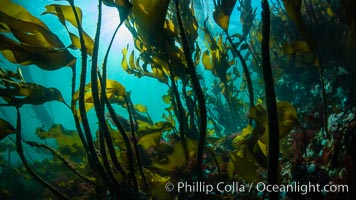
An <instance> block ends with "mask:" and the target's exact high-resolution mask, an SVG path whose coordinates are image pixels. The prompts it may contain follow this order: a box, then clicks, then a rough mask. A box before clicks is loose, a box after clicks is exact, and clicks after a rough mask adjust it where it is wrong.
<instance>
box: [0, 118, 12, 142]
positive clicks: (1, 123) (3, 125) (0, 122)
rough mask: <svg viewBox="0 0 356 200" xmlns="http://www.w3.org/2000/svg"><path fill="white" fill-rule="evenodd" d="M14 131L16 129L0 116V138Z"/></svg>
mask: <svg viewBox="0 0 356 200" xmlns="http://www.w3.org/2000/svg"><path fill="white" fill-rule="evenodd" d="M15 132H16V129H15V128H14V127H13V126H12V125H11V124H10V123H9V122H8V121H6V120H4V119H2V118H0V140H2V139H4V138H5V137H6V136H8V135H10V134H13V133H15Z"/></svg>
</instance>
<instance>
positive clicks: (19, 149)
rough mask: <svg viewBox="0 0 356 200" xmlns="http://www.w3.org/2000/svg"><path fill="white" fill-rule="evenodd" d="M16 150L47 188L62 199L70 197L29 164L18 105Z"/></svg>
mask: <svg viewBox="0 0 356 200" xmlns="http://www.w3.org/2000/svg"><path fill="white" fill-rule="evenodd" d="M16 116H17V120H16V151H17V153H18V154H19V156H20V159H21V161H22V163H23V165H24V167H25V168H26V169H27V171H28V172H29V173H30V174H31V175H32V176H33V177H34V178H35V179H36V180H37V181H38V182H39V183H41V184H43V185H44V186H45V187H46V188H48V189H49V190H50V191H51V192H53V194H55V195H56V196H57V197H59V198H60V199H69V198H68V197H67V196H66V195H65V194H63V193H62V192H60V191H59V190H57V188H55V187H54V186H53V185H51V184H50V183H48V182H47V181H46V180H44V179H43V178H42V177H41V176H39V175H38V174H37V173H36V172H35V171H34V170H33V169H32V168H31V167H30V165H29V164H28V162H27V160H26V158H25V154H24V151H23V147H22V136H21V134H22V127H21V113H20V108H19V107H16Z"/></svg>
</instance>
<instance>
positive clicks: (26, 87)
mask: <svg viewBox="0 0 356 200" xmlns="http://www.w3.org/2000/svg"><path fill="white" fill-rule="evenodd" d="M7 86H11V88H9V87H8V88H0V97H2V98H3V99H4V100H5V101H6V102H7V103H8V104H9V105H14V106H22V105H23V104H32V105H40V104H43V103H46V102H48V101H59V102H62V103H65V101H64V99H63V96H62V94H61V92H60V91H59V90H58V89H56V88H46V87H44V86H42V85H39V84H36V83H15V82H10V83H9V85H7ZM18 97H20V98H18Z"/></svg>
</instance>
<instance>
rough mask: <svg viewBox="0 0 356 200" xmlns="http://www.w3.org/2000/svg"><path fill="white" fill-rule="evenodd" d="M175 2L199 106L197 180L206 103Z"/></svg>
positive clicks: (204, 126) (200, 164)
mask: <svg viewBox="0 0 356 200" xmlns="http://www.w3.org/2000/svg"><path fill="white" fill-rule="evenodd" d="M175 4H176V12H177V19H178V25H179V29H180V31H179V34H180V37H181V40H182V46H183V51H184V55H185V59H186V62H187V70H188V73H189V75H190V78H191V80H192V84H193V89H194V91H195V95H196V97H197V99H198V106H199V111H200V113H199V115H200V127H199V133H200V134H199V143H198V153H197V178H198V180H200V181H202V180H203V171H202V170H203V153H204V146H205V137H206V126H207V111H206V104H205V99H204V94H203V91H202V89H201V86H200V82H199V80H198V76H197V72H196V71H195V68H194V64H193V60H192V57H191V56H192V54H191V52H190V49H189V45H188V41H187V37H186V35H185V34H186V33H185V31H184V27H183V22H182V19H181V13H180V9H179V3H178V0H175Z"/></svg>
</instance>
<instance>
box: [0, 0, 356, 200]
mask: <svg viewBox="0 0 356 200" xmlns="http://www.w3.org/2000/svg"><path fill="white" fill-rule="evenodd" d="M261 2H262V6H261V8H262V17H261V18H260V17H259V13H258V12H257V11H258V10H259V9H260V7H259V6H258V7H254V6H255V4H252V1H251V0H239V1H237V0H211V2H210V1H209V2H208V1H201V0H193V1H189V0H174V1H173V0H172V1H169V0H159V1H158V0H150V1H148V0H98V1H95V2H94V1H91V2H90V3H92V4H95V6H97V8H96V9H97V10H98V16H97V22H96V27H95V33H94V35H91V34H89V33H88V31H87V30H86V28H87V27H85V26H83V24H84V21H85V20H86V19H85V17H83V16H84V13H83V12H85V11H83V10H82V9H81V8H80V7H78V6H77V5H76V4H75V1H74V0H67V1H61V2H60V3H59V2H57V1H53V3H52V4H49V5H46V6H45V8H44V9H45V11H44V12H43V13H42V15H45V16H48V15H50V16H52V17H55V19H56V20H57V21H58V22H59V24H61V26H62V29H63V32H64V33H65V35H66V37H67V39H69V40H68V41H69V43H70V44H69V45H68V44H67V43H68V41H64V39H63V38H61V37H62V36H63V35H61V36H59V35H57V34H55V33H54V32H52V31H51V29H50V27H48V25H46V23H45V22H44V21H42V20H41V17H40V16H34V15H32V14H31V10H27V9H26V8H25V7H23V6H22V5H21V4H18V3H15V2H14V1H12V0H2V4H3V5H2V6H1V7H0V41H1V43H0V52H1V55H2V57H1V59H3V61H2V62H1V63H0V66H1V68H0V78H1V79H0V100H1V102H0V106H1V110H0V111H1V115H0V180H1V182H0V186H1V189H0V196H1V197H2V198H4V199H24V198H29V197H33V198H34V199H57V198H58V199H120V198H121V199H193V198H194V199H195V198H199V199H202V198H208V199H265V198H270V199H311V198H320V199H336V198H343V199H354V198H355V192H354V191H355V190H356V185H355V183H354V180H355V178H356V177H355V174H356V171H355V169H356V168H355V165H356V158H355V155H356V152H355V151H356V149H355V147H354V145H353V143H354V142H355V130H356V113H355V112H356V108H355V102H354V101H355V99H356V97H355V94H356V93H355V86H356V83H355V79H354V78H353V77H355V75H356V71H355V69H356V66H355V64H356V60H355V59H356V57H355V52H356V49H355V48H356V16H355V13H356V12H354V11H355V10H356V4H355V3H354V2H353V1H352V0H334V1H328V0H304V1H302V0H283V1H280V0H274V1H267V0H263V1H261ZM209 6H212V7H213V9H212V10H210V8H209ZM103 7H113V8H116V9H117V12H118V14H119V19H117V20H119V21H120V22H119V23H118V26H117V28H116V30H115V31H114V32H113V34H112V38H111V40H110V42H109V43H108V46H107V47H106V48H102V47H103V45H102V44H101V43H102V40H103V37H102V35H101V34H102V33H101V31H102V30H103V29H105V28H106V27H105V26H104V23H103V20H104V19H103V18H102V15H103V13H102V10H103ZM210 11H212V15H211V16H210V15H205V14H202V13H208V12H210ZM238 14H239V15H240V23H237V22H238V20H236V19H234V17H236V16H238ZM235 23H236V24H235ZM123 26H125V27H126V28H127V30H129V32H130V33H131V35H132V39H133V41H132V44H133V45H134V49H132V48H133V47H132V48H130V47H129V46H128V45H127V47H125V48H123V49H122V51H121V52H116V51H114V50H113V49H112V47H113V45H115V42H114V39H115V38H119V39H120V40H125V38H122V37H121V36H120V35H117V32H118V30H119V29H120V28H124V27H123ZM236 26H241V29H236ZM238 30H240V32H239V31H238ZM99 47H100V49H99ZM131 49H132V50H131ZM130 50H131V51H130ZM101 51H103V52H104V53H103V55H104V56H103V58H102V57H101V56H99V53H100V52H101ZM109 54H115V55H118V54H121V55H122V57H121V62H118V63H115V62H110V59H111V58H112V57H110V55H109ZM100 55H101V54H100ZM35 66H37V67H38V68H39V69H40V70H41V71H43V72H47V73H49V71H52V72H57V71H59V70H60V69H62V68H69V69H70V71H71V72H72V73H71V75H72V76H71V79H72V82H71V87H70V88H68V90H70V92H64V91H61V90H60V89H59V88H54V87H47V86H46V85H44V84H41V83H40V82H38V81H36V78H31V79H30V78H28V77H29V76H24V75H23V73H24V72H25V71H27V72H28V68H34V67H35ZM119 68H121V73H125V76H132V77H134V80H135V81H137V82H140V81H143V82H144V81H145V78H146V79H153V80H156V81H157V84H160V85H163V86H164V87H165V88H166V89H167V90H166V91H162V92H163V93H164V94H163V95H162V102H163V104H159V105H158V106H161V107H163V108H164V112H163V113H162V117H161V118H160V119H159V120H157V119H153V118H152V117H151V114H152V113H154V112H157V111H156V110H154V109H152V108H150V107H148V106H147V105H145V104H144V103H136V102H137V100H136V99H135V98H133V97H134V95H133V94H134V93H135V92H140V91H135V90H133V91H129V90H128V89H127V88H128V87H127V85H125V84H123V83H122V82H120V80H119V79H117V78H115V77H113V76H110V74H108V70H110V69H119ZM52 74H53V73H52ZM55 74H58V76H61V73H60V72H58V73H55ZM24 77H25V78H24ZM64 94H67V96H66V95H64ZM68 99H70V102H66V100H68ZM49 102H58V103H60V104H63V105H64V107H65V108H66V109H67V110H66V112H68V113H70V115H71V116H72V119H71V120H72V122H73V124H75V128H73V130H70V129H68V128H66V127H67V125H66V124H58V123H53V122H48V124H47V126H40V125H38V127H37V128H36V130H35V132H34V134H33V133H25V130H27V129H25V128H24V127H23V124H24V121H26V120H28V119H25V118H24V117H23V114H24V113H26V112H28V109H26V108H28V107H27V106H29V105H30V106H34V108H33V109H35V110H37V113H39V112H41V113H42V116H48V114H46V115H45V113H47V111H46V109H45V107H44V106H45V104H48V103H49ZM41 108H42V109H41ZM40 109H41V110H40ZM10 112H11V113H16V123H12V122H11V120H10V117H9V113H10ZM54 114H56V113H54ZM43 120H48V119H43ZM93 124H94V125H93ZM28 134H31V135H33V136H31V137H24V135H28ZM27 138H35V139H31V140H29V139H27ZM15 151H16V153H17V154H18V156H19V157H16V153H14V152H15ZM33 152H35V154H36V155H40V157H41V158H37V157H36V158H34V156H31V155H33ZM14 155H15V156H14ZM178 182H186V183H198V182H204V183H208V184H211V185H214V184H215V185H216V184H217V183H219V182H224V183H226V184H228V183H232V182H239V183H240V184H241V185H251V184H256V183H259V182H265V183H266V184H267V183H268V184H277V185H281V184H282V185H283V184H284V185H288V184H292V183H296V182H298V184H299V183H300V184H308V183H309V184H310V183H312V184H321V185H326V184H340V185H342V184H344V185H347V186H348V192H339V193H307V194H301V193H298V192H287V193H283V192H281V193H278V192H275V193H273V192H272V193H267V192H258V190H257V189H255V190H252V191H249V192H233V193H229V192H225V193H223V192H220V191H218V190H213V191H211V192H210V193H209V194H207V193H205V192H178V191H177V190H173V191H168V189H167V187H168V186H167V184H172V185H173V186H174V185H176V186H177V184H178Z"/></svg>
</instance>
